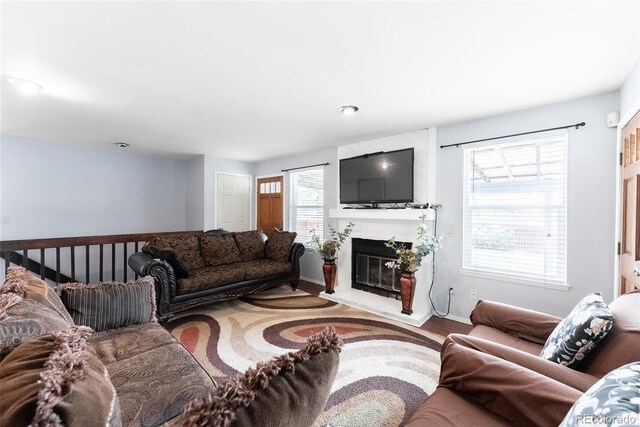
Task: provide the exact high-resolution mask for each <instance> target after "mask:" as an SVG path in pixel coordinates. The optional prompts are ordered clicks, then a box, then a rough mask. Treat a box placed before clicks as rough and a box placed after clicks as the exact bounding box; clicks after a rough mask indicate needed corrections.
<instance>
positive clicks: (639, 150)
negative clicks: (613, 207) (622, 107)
mask: <svg viewBox="0 0 640 427" xmlns="http://www.w3.org/2000/svg"><path fill="white" fill-rule="evenodd" d="M622 141H623V142H622V144H623V145H622V174H621V176H622V198H621V202H622V207H621V209H620V212H621V213H622V218H621V219H620V220H621V222H620V225H621V227H620V230H621V236H620V242H619V243H618V245H619V246H618V247H619V253H620V276H621V277H620V294H624V293H627V292H630V291H632V290H634V289H640V277H638V275H640V270H637V272H636V269H637V268H640V226H639V223H638V219H639V217H638V215H639V214H640V207H639V204H640V179H639V178H640V112H638V113H637V114H636V115H635V116H634V117H633V119H631V121H630V122H629V123H628V124H627V125H626V126H625V127H624V128H623V129H622ZM636 262H637V264H636Z"/></svg>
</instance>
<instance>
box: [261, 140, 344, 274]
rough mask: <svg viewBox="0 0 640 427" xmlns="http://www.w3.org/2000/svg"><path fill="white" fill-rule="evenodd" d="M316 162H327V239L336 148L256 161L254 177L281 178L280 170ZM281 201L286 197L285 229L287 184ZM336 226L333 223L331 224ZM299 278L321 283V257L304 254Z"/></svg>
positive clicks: (335, 194) (335, 197) (334, 197)
mask: <svg viewBox="0 0 640 427" xmlns="http://www.w3.org/2000/svg"><path fill="white" fill-rule="evenodd" d="M318 163H329V166H326V167H325V169H324V203H325V212H324V223H325V238H326V237H327V227H326V225H327V223H328V221H329V209H334V208H335V207H336V204H337V200H338V181H337V176H338V163H337V155H336V148H335V147H332V148H328V149H325V150H320V151H313V152H309V153H304V154H297V155H292V156H287V157H281V158H277V159H270V160H265V161H262V162H258V163H257V164H256V166H255V176H256V177H265V176H275V175H281V174H282V172H281V171H282V169H289V168H296V167H301V166H308V165H315V164H318ZM284 186H285V188H284V190H285V191H284V198H285V210H284V224H285V228H288V225H289V224H288V222H289V210H288V203H286V201H287V200H289V192H288V188H287V187H288V183H287V181H286V176H285V183H284ZM334 225H335V224H334ZM300 270H301V272H300V275H301V276H302V278H303V279H306V280H311V281H313V282H317V283H324V279H323V275H322V258H321V257H320V256H319V255H318V254H317V253H315V252H313V251H311V250H307V251H306V252H305V254H304V255H303V256H302V258H300Z"/></svg>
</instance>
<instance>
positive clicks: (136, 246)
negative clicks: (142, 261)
mask: <svg viewBox="0 0 640 427" xmlns="http://www.w3.org/2000/svg"><path fill="white" fill-rule="evenodd" d="M135 251H136V253H138V252H140V250H139V249H138V241H137V240H136V244H135ZM133 275H134V279H136V280H137V279H138V277H139V276H138V273H136V272H134V274H133Z"/></svg>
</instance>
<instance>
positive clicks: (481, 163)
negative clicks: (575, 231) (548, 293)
mask: <svg viewBox="0 0 640 427" xmlns="http://www.w3.org/2000/svg"><path fill="white" fill-rule="evenodd" d="M464 162H465V170H464V209H463V271H472V272H478V273H485V274H491V275H498V276H505V277H508V278H517V279H524V280H531V281H535V282H543V283H548V284H553V285H565V284H566V247H567V133H566V132H563V133H561V134H555V135H553V136H548V137H544V138H539V139H531V140H527V141H519V142H511V143H502V144H495V145H489V146H486V145H485V146H482V147H479V148H469V149H466V150H465V151H464Z"/></svg>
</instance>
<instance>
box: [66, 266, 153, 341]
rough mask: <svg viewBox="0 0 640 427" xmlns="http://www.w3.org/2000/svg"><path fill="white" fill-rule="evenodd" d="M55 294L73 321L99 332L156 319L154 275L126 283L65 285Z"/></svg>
mask: <svg viewBox="0 0 640 427" xmlns="http://www.w3.org/2000/svg"><path fill="white" fill-rule="evenodd" d="M56 291H57V292H58V294H60V299H62V302H63V303H64V305H65V307H67V310H68V311H69V313H70V314H71V317H72V318H73V321H74V322H75V323H76V324H77V325H84V326H88V327H90V328H92V329H93V330H95V331H96V332H98V331H104V330H107V329H115V328H123V327H125V326H129V325H135V324H138V323H146V322H155V321H156V320H157V319H156V296H155V282H154V279H153V278H152V277H151V276H146V277H143V278H141V279H138V280H134V281H129V282H127V283H118V282H109V283H100V284H84V283H65V284H62V285H58V287H57V288H56Z"/></svg>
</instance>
